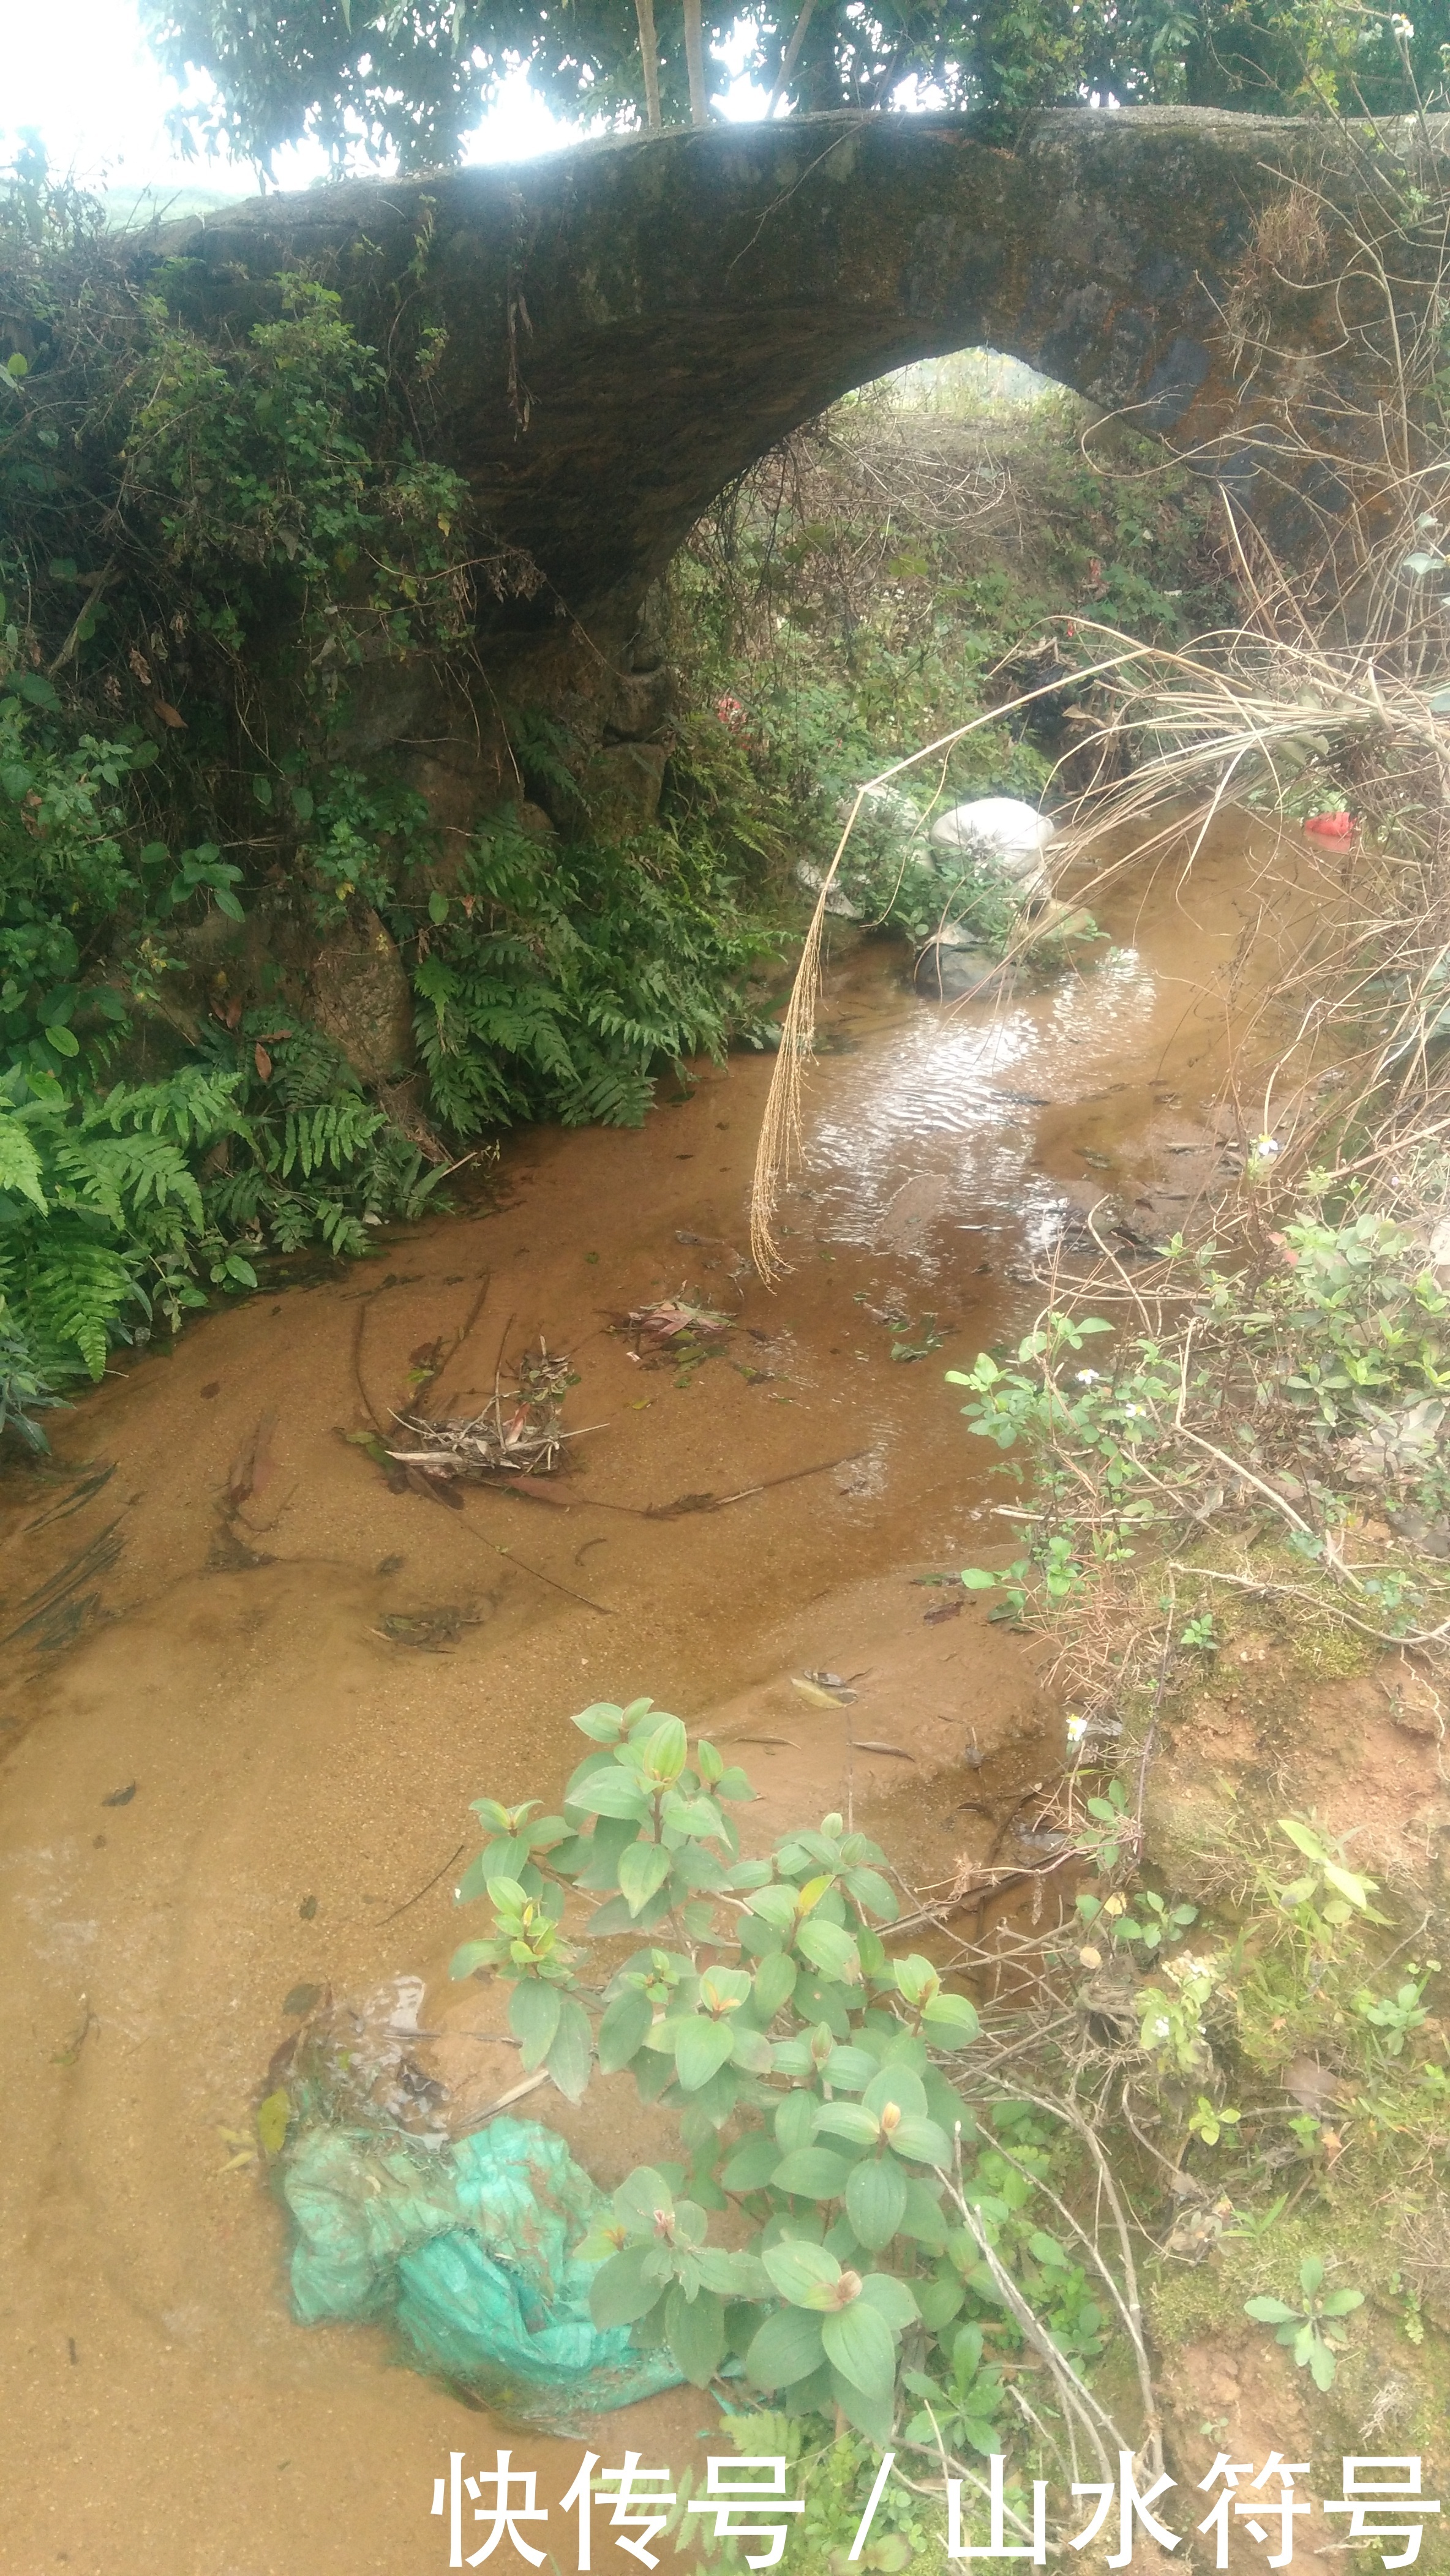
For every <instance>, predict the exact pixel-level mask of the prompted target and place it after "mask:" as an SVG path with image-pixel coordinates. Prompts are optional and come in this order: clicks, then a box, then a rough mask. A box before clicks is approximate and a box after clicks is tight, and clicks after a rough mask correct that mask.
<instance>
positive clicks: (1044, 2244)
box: [1027, 2227, 1072, 2272]
mask: <svg viewBox="0 0 1450 2576" xmlns="http://www.w3.org/2000/svg"><path fill="white" fill-rule="evenodd" d="M1027 2251H1028V2253H1029V2254H1030V2255H1031V2256H1032V2258H1033V2261H1034V2262H1037V2263H1041V2264H1042V2265H1043V2267H1044V2269H1045V2270H1047V2271H1049V2272H1068V2271H1070V2270H1071V2269H1072V2262H1071V2257H1070V2256H1069V2255H1068V2254H1066V2253H1065V2252H1064V2251H1063V2248H1062V2247H1061V2246H1060V2245H1059V2243H1058V2241H1057V2238H1056V2237H1055V2236H1049V2235H1048V2234H1047V2233H1046V2231H1045V2230H1044V2229H1043V2228H1041V2227H1034V2228H1033V2230H1032V2233H1031V2235H1030V2236H1029V2237H1028V2239H1027Z"/></svg>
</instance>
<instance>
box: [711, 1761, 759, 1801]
mask: <svg viewBox="0 0 1450 2576" xmlns="http://www.w3.org/2000/svg"><path fill="white" fill-rule="evenodd" d="M714 1785H715V1795H716V1797H717V1798H733V1799H734V1801H735V1803H736V1805H737V1806H747V1805H749V1804H751V1803H752V1802H753V1801H754V1797H755V1791H754V1790H753V1789H752V1788H751V1785H750V1782H749V1780H748V1779H747V1778H746V1776H745V1773H744V1772H743V1771H742V1770H741V1768H740V1765H739V1763H738V1762H732V1763H731V1765H730V1768H729V1770H728V1771H722V1772H721V1774H720V1777H719V1779H718V1780H717V1781H716V1782H715V1784H714Z"/></svg>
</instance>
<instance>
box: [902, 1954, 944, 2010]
mask: <svg viewBox="0 0 1450 2576" xmlns="http://www.w3.org/2000/svg"><path fill="white" fill-rule="evenodd" d="M893 1966H894V1968H895V1971H896V1983H897V1988H898V1991H899V1992H900V1993H901V1994H902V1995H903V1996H904V1997H905V1999H906V2001H907V2003H909V2004H910V2005H911V2007H912V2009H913V2011H920V2010H921V2009H922V2007H923V2006H924V2005H926V2004H929V2003H930V2002H931V2000H932V1998H933V1996H934V1995H936V1994H937V1993H939V1991H940V1988H941V1979H940V1977H939V1976H938V1974H937V1972H936V1970H935V1968H934V1967H933V1966H932V1964H931V1961H930V1959H923V1958H921V1957H920V1956H919V1955H918V1954H916V1953H913V1954H912V1956H911V1957H910V1958H908V1959H897V1960H895V1961H893Z"/></svg>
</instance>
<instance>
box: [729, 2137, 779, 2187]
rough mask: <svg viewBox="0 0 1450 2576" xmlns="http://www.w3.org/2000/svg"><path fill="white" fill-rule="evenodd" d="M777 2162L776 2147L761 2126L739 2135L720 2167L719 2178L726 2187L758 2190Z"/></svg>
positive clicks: (777, 2150) (766, 2181) (767, 2180)
mask: <svg viewBox="0 0 1450 2576" xmlns="http://www.w3.org/2000/svg"><path fill="white" fill-rule="evenodd" d="M779 2162H780V2149H779V2147H778V2146H777V2144H776V2142H775V2140H774V2138H772V2137H771V2136H769V2135H768V2133H767V2132H766V2131H765V2130H764V2129H758V2130H756V2131H755V2133H754V2135H753V2136H751V2137H748V2138H743V2139H742V2140H741V2142H740V2145H739V2146H738V2147H737V2148H736V2150H735V2153H734V2155H733V2156H731V2158H730V2159H729V2162H728V2163H727V2164H726V2165H725V2166H724V2167H723V2168H722V2171H721V2175H720V2180H721V2181H722V2183H723V2184H724V2186H725V2188H726V2190H727V2191H760V2190H761V2189H763V2187H764V2186H765V2184H766V2183H768V2182H769V2180H770V2177H771V2175H772V2174H773V2173H774V2171H775V2168H776V2166H777V2165H778V2164H779Z"/></svg>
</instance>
